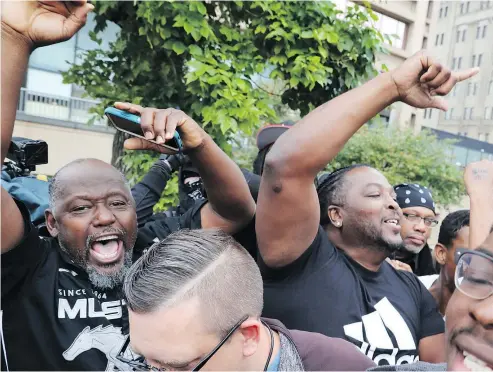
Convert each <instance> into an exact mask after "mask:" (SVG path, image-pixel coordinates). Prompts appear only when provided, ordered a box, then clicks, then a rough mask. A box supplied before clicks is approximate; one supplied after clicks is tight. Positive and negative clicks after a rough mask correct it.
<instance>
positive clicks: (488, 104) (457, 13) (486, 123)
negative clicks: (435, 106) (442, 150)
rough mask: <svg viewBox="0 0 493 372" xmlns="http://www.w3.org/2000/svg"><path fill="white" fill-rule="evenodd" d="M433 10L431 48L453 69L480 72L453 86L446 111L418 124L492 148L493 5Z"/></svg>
mask: <svg viewBox="0 0 493 372" xmlns="http://www.w3.org/2000/svg"><path fill="white" fill-rule="evenodd" d="M436 8H437V9H436V10H437V12H435V14H434V19H433V27H432V30H431V35H432V38H431V40H430V42H431V43H432V44H430V47H431V49H432V50H433V51H434V53H435V54H436V55H437V56H438V57H439V58H440V60H442V61H443V62H444V63H446V64H448V65H449V66H451V67H452V68H453V69H455V70H460V69H466V68H470V67H479V68H480V72H479V74H478V75H476V76H475V77H473V78H472V79H470V80H469V81H467V82H464V83H461V84H458V85H457V86H456V87H455V89H454V90H453V92H452V94H450V95H449V97H448V103H449V110H448V111H447V112H441V111H439V110H424V111H422V115H423V116H422V120H423V122H422V123H423V125H424V126H427V127H431V128H435V129H439V130H442V131H445V132H449V133H453V134H456V135H459V136H462V137H468V138H472V139H475V140H479V141H483V142H487V143H493V1H492V0H489V1H441V2H437V4H436Z"/></svg>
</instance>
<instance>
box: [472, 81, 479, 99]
mask: <svg viewBox="0 0 493 372" xmlns="http://www.w3.org/2000/svg"><path fill="white" fill-rule="evenodd" d="M473 87H474V88H473V91H472V95H473V96H475V95H476V93H477V92H478V83H474V85H473Z"/></svg>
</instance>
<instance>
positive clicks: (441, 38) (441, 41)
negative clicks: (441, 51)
mask: <svg viewBox="0 0 493 372" xmlns="http://www.w3.org/2000/svg"><path fill="white" fill-rule="evenodd" d="M444 36H445V34H442V36H441V37H440V45H443V37H444Z"/></svg>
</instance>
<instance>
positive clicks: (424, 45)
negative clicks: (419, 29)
mask: <svg viewBox="0 0 493 372" xmlns="http://www.w3.org/2000/svg"><path fill="white" fill-rule="evenodd" d="M427 47H428V38H427V37H424V38H423V49H426V48H427Z"/></svg>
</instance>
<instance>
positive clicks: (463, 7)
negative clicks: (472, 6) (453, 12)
mask: <svg viewBox="0 0 493 372" xmlns="http://www.w3.org/2000/svg"><path fill="white" fill-rule="evenodd" d="M464 10H465V4H464V2H462V3H460V14H464Z"/></svg>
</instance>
